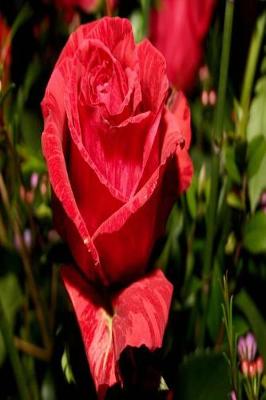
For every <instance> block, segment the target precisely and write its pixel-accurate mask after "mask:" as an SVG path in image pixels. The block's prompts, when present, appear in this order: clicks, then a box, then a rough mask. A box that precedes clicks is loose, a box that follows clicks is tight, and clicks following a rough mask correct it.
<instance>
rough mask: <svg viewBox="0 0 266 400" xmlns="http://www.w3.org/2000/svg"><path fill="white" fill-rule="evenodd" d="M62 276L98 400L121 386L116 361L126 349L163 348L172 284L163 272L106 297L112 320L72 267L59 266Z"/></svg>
mask: <svg viewBox="0 0 266 400" xmlns="http://www.w3.org/2000/svg"><path fill="white" fill-rule="evenodd" d="M62 277H63V280H64V284H65V286H66V289H67V291H68V294H69V296H70V299H71V301H72V304H73V307H74V310H75V313H76V316H77V320H78V323H79V326H80V330H81V333H82V337H83V342H84V346H85V351H86V354H87V358H88V362H89V366H90V370H91V374H92V376H93V379H94V382H95V385H96V389H97V391H98V394H99V398H100V399H103V398H104V395H105V392H106V390H107V388H108V387H110V386H112V385H113V384H115V383H117V382H119V381H120V376H119V371H118V365H117V362H118V360H119V357H120V354H121V352H122V351H123V350H124V349H125V348H126V347H127V346H132V347H140V346H142V345H144V346H146V347H147V348H148V349H150V350H155V349H156V348H158V347H161V346H162V340H163V335H164V330H165V327H166V323H167V320H168V313H169V308H170V303H171V297H172V290H173V289H172V285H171V283H170V282H168V281H167V279H166V278H165V277H164V275H163V273H162V271H160V270H155V271H153V272H152V273H151V274H149V275H148V276H146V277H145V278H143V279H141V280H138V281H137V282H134V283H133V284H131V285H130V286H128V287H127V288H125V289H122V290H120V291H119V292H118V293H116V294H114V295H113V296H112V297H111V298H110V304H109V306H110V307H111V308H112V310H113V313H112V315H110V314H109V313H108V312H107V311H106V309H105V308H104V307H105V302H104V301H103V298H102V297H101V296H100V293H99V292H97V290H96V289H95V288H94V287H93V286H92V285H90V284H89V283H87V282H86V281H85V280H84V279H83V278H82V277H81V275H79V273H78V272H77V271H76V270H75V269H74V267H73V266H67V267H63V269H62Z"/></svg>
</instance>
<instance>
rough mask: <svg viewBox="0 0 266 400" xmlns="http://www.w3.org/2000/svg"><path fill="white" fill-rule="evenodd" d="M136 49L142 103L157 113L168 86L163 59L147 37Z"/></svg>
mask: <svg viewBox="0 0 266 400" xmlns="http://www.w3.org/2000/svg"><path fill="white" fill-rule="evenodd" d="M137 51H138V59H139V66H140V82H141V88H142V96H143V104H144V106H145V108H146V109H148V110H152V111H153V112H154V113H155V114H157V113H158V110H160V108H161V106H162V104H163V103H164V101H165V98H166V95H167V91H168V88H169V82H168V79H167V76H166V63H165V59H164V57H163V55H162V54H161V53H160V52H159V51H158V50H157V49H156V48H155V47H154V46H153V45H152V44H151V43H150V42H149V41H148V40H147V39H145V40H143V41H142V42H141V43H140V44H139V45H138V46H137Z"/></svg>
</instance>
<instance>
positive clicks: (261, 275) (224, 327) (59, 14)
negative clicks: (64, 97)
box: [0, 0, 266, 400]
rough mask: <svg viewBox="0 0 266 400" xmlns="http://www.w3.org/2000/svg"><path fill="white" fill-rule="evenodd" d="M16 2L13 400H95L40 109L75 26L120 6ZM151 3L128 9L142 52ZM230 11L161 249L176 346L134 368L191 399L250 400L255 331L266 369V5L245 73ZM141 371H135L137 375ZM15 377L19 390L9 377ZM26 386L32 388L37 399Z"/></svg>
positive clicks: (5, 324)
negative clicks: (68, 288)
mask: <svg viewBox="0 0 266 400" xmlns="http://www.w3.org/2000/svg"><path fill="white" fill-rule="evenodd" d="M9 3H10V6H7V5H3V6H2V4H1V13H0V16H2V14H3V16H5V18H6V20H7V22H8V23H9V25H10V26H11V34H10V35H11V36H10V38H11V45H12V53H11V55H12V62H11V70H10V72H11V75H10V77H9V81H8V83H7V84H6V86H5V87H4V86H2V88H1V91H0V199H1V200H0V259H1V268H0V305H1V308H0V376H1V398H3V400H4V399H8V398H12V399H13V398H14V399H15V398H19V397H20V398H21V399H26V398H27V396H29V397H28V398H31V399H34V400H35V399H36V400H37V399H44V400H53V399H61V398H62V399H63V398H74V396H75V397H76V399H85V398H90V399H94V398H96V393H95V388H94V385H93V382H92V380H91V377H90V373H89V370H88V366H87V361H86V358H85V353H84V350H83V344H82V341H81V337H80V333H79V330H78V327H77V323H76V321H75V318H74V317H73V313H72V311H71V309H70V305H69V301H68V298H67V296H66V294H65V291H64V289H63V287H62V285H61V280H60V273H59V270H60V267H61V265H62V264H64V263H66V262H67V261H68V260H69V259H70V257H71V256H70V254H69V250H68V249H67V247H66V245H65V244H64V243H63V242H62V241H61V239H60V238H59V236H58V234H57V233H56V232H55V231H54V229H53V221H52V211H51V197H52V196H51V193H50V188H49V184H48V176H47V171H46V166H45V163H44V160H43V157H42V154H41V144H40V143H41V142H40V137H41V131H42V116H41V112H40V106H39V104H40V101H41V99H42V97H43V93H44V89H45V86H46V83H47V81H48V78H49V75H50V73H51V71H52V69H53V66H54V63H55V61H56V59H57V58H58V56H59V53H60V50H61V48H62V46H63V44H64V43H65V42H66V40H67V38H68V36H69V34H70V32H71V31H72V30H73V29H74V27H75V24H77V23H79V22H80V21H81V22H86V21H91V20H93V19H96V18H99V17H101V16H103V15H105V13H106V9H105V6H104V4H103V2H102V3H101V2H99V7H98V9H97V10H95V13H94V14H89V15H87V14H86V13H84V12H83V11H80V10H75V11H74V12H73V15H72V18H70V21H69V20H68V19H66V14H65V13H64V11H63V10H60V9H58V8H56V6H55V5H54V4H53V2H52V1H51V2H46V1H41V0H38V1H36V0H35V1H31V2H30V3H29V4H28V3H27V4H26V3H25V2H24V1H21V2H15V1H11V2H9ZM122 3H123V4H122ZM150 3H151V2H150V1H144V0H143V1H141V2H120V3H118V7H117V9H116V10H115V11H114V12H115V13H116V14H117V15H121V16H126V17H128V18H129V19H130V20H131V22H132V23H133V25H134V28H135V34H136V38H137V40H138V41H139V40H141V39H142V38H143V36H145V35H146V34H147V32H148V24H149V9H150V7H151V4H150ZM224 3H226V4H227V3H231V4H233V2H230V1H226V2H220V5H219V6H218V7H217V10H216V13H215V16H214V18H213V21H212V26H211V29H210V32H209V35H208V38H207V42H206V48H205V50H206V51H205V55H204V60H203V66H202V67H201V69H200V71H199V76H198V79H197V84H196V86H195V87H194V89H193V91H192V92H190V93H189V94H188V101H189V104H190V108H191V112H192V128H193V140H192V149H191V156H192V158H193V163H194V178H193V182H192V184H191V186H190V189H189V190H188V191H187V193H186V194H184V195H182V196H181V197H180V198H179V199H178V201H177V202H176V204H175V206H174V208H173V210H172V212H171V215H170V218H169V220H168V224H167V229H166V234H165V236H164V237H163V238H162V240H161V241H160V242H159V243H157V245H156V248H155V249H154V252H153V254H154V260H155V264H156V265H158V266H160V267H161V268H162V269H163V270H164V272H165V273H166V275H167V277H168V278H169V280H170V281H171V282H172V283H173V285H174V297H173V302H172V309H171V313H170V317H169V322H168V327H167V331H166V335H165V340H164V346H163V349H162V351H161V352H160V354H159V356H158V357H159V361H158V359H157V358H156V357H157V355H156V357H155V359H153V358H151V359H150V358H149V357H153V355H152V356H151V355H149V356H147V355H146V353H145V355H143V354H141V355H136V354H135V353H134V351H133V352H131V353H130V357H129V359H132V358H133V361H132V360H131V361H132V364H133V365H134V366H136V365H140V366H141V365H144V364H145V366H146V365H148V366H147V370H149V371H152V373H151V375H152V376H157V375H158V374H159V375H162V377H163V379H164V380H165V382H166V384H167V386H164V388H166V387H168V388H169V389H171V390H172V391H173V392H174V393H175V394H174V396H176V398H178V399H181V400H182V399H184V400H190V399H196V398H197V399H204V400H212V399H214V398H215V399H221V400H222V399H225V398H226V396H229V394H230V392H231V391H232V390H235V392H236V393H237V396H238V397H237V398H238V400H240V399H243V400H244V399H245V398H246V397H245V396H246V394H245V390H244V389H243V388H244V387H245V385H244V383H243V382H244V380H245V378H244V377H243V376H242V373H241V371H240V370H239V365H238V361H237V349H236V346H237V339H238V337H239V336H240V335H243V334H245V333H246V332H247V331H252V332H253V333H254V335H255V337H256V341H257V344H258V352H259V354H260V355H261V356H262V357H263V358H264V361H266V335H265V332H266V320H265V319H266V312H265V306H264V303H265V298H264V292H265V285H266V174H265V170H266V113H265V107H266V55H265V48H264V47H263V41H264V39H265V19H266V16H265V11H263V7H262V6H261V3H263V2H260V1H259V0H258V1H256V2H254V4H255V3H256V13H255V14H256V18H255V17H254V18H253V20H252V17H251V16H250V26H251V27H252V29H251V31H254V32H255V33H254V34H253V35H251V32H250V35H249V36H250V37H249V40H248V44H249V45H250V51H249V53H248V54H246V55H245V57H244V58H243V59H242V61H241V65H239V64H238V63H234V62H233V61H234V51H235V50H236V48H237V46H239V43H237V44H236V43H235V42H234V41H235V39H234V37H233V42H232V47H231V48H230V40H229V41H228V40H227V39H228V37H227V39H226V43H227V45H226V46H227V48H226V46H224V47H223V45H222V44H223V43H225V41H223V32H224V29H228V26H226V27H225V28H224V27H223V23H224V7H223V6H224ZM244 3H245V2H244ZM18 4H20V5H21V4H23V5H24V7H22V8H21V7H20V6H18ZM227 5H228V4H227ZM243 7H244V8H245V7H246V5H245V4H244V6H243ZM2 8H3V9H2ZM227 11H228V10H227ZM255 14H254V15H255ZM67 17H69V15H67ZM231 17H232V19H233V23H234V24H239V26H236V27H234V28H233V29H235V30H236V32H237V29H239V31H238V32H240V34H241V33H243V31H241V29H243V26H242V25H243V21H242V25H241V12H239V10H238V8H237V7H236V9H235V16H234V18H233V15H232V16H231ZM256 21H257V22H256ZM229 22H230V21H229ZM227 33H228V32H227ZM220 47H221V48H223V49H224V50H223V51H224V52H225V53H226V52H228V53H227V56H228V57H229V54H232V59H230V57H229V59H228V62H229V67H228V77H227V76H226V74H224V71H223V70H224V69H225V68H227V66H226V54H225V56H224V57H223V56H222V58H223V59H225V61H224V63H223V61H222V64H223V66H222V71H221V73H220V72H219V67H220V64H221V55H220V54H219V52H218V50H217V49H218V48H219V49H220ZM230 52H231V53H230ZM250 60H253V62H250ZM254 60H255V61H254ZM0 62H2V61H1V59H0ZM3 65H4V64H3V62H2V64H1V71H0V73H1V74H2V75H1V78H2V76H3V74H4V73H6V72H5V71H3ZM245 68H246V69H245ZM244 69H245V73H244V77H243V79H241V80H240V81H239V80H238V78H236V77H238V76H239V71H240V70H244ZM221 76H223V77H222V78H221ZM221 81H222V82H221ZM3 82H4V80H3ZM219 82H220V84H219ZM239 93H240V94H239ZM217 101H218V104H217ZM223 276H226V277H227V279H226V280H223ZM225 282H226V285H225ZM231 296H233V297H231ZM222 305H223V307H222ZM6 328H7V329H6ZM4 332H7V334H6V333H5V334H3V333H4ZM6 338H7V339H6ZM8 344H9V345H8ZM10 349H11V350H10ZM225 354H226V357H225V356H224V355H225ZM12 357H13V358H12ZM134 357H135V359H134ZM138 357H139V358H138ZM12 360H16V362H15V363H14V362H13V361H12ZM147 360H148V361H147ZM154 360H155V361H154ZM131 361H128V362H129V363H130V362H131ZM130 366H131V367H130V368H131V369H130V368H129V367H128V369H127V373H128V374H129V375H130V377H131V378H132V376H133V375H134V376H135V375H136V376H137V373H136V371H135V370H134V368H135V367H132V365H131V364H130ZM11 371H12V373H11ZM128 371H131V372H128ZM132 371H133V372H132ZM154 371H155V372H154ZM10 373H11V375H12V380H10V379H5V377H9V376H10ZM156 374H157V375H156ZM147 375H148V374H147ZM2 377H3V379H2ZM21 380H22V381H23V382H27V385H26V395H25V388H24V387H23V384H22V385H20V383H21ZM128 381H130V378H128ZM128 381H127V382H128ZM147 381H148V379H147ZM265 381H266V378H265V375H264V376H262V377H261V385H260V392H259V396H260V397H258V398H261V399H263V398H266V394H265V390H266V384H265ZM242 383H243V385H242ZM142 384H143V387H145V390H146V386H145V384H144V383H143V382H142V383H141V384H139V381H138V385H139V388H138V389H139V392H137V393H143V392H142V390H143V391H144V388H143V387H142V386H141V385H142ZM138 385H136V384H135V386H134V385H133V384H132V385H131V386H130V389H128V387H127V386H126V385H125V388H124V389H121V388H119V389H117V388H112V389H111V390H110V393H109V395H108V396H109V397H108V396H107V397H108V398H116V399H118V398H131V397H130V396H131V395H133V394H132V393H134V394H135V392H134V390H136V386H138ZM241 385H242V386H241ZM241 388H242V389H241ZM130 391H132V393H131V394H130ZM145 393H146V392H145ZM158 393H159V394H158V396H161V397H158V398H166V396H167V391H166V390H165V391H162V392H158ZM168 394H169V393H168ZM112 396H113V397H112ZM162 396H164V397H162Z"/></svg>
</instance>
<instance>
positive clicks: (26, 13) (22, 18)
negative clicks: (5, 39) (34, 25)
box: [11, 4, 33, 39]
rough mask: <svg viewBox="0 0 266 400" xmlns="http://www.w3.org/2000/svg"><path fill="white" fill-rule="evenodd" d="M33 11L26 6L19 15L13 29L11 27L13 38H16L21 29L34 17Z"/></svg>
mask: <svg viewBox="0 0 266 400" xmlns="http://www.w3.org/2000/svg"><path fill="white" fill-rule="evenodd" d="M32 13H33V11H32V9H31V8H30V6H29V4H25V5H24V6H23V7H22V8H21V10H20V12H19V13H18V15H17V17H16V19H15V21H14V23H13V25H12V27H11V38H12V39H13V37H14V36H15V34H16V33H17V31H18V30H19V28H20V27H21V26H22V25H24V24H25V22H26V21H27V20H28V19H29V18H30V17H31V16H32Z"/></svg>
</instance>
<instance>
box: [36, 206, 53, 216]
mask: <svg viewBox="0 0 266 400" xmlns="http://www.w3.org/2000/svg"><path fill="white" fill-rule="evenodd" d="M35 215H36V216H37V217H38V218H40V219H42V218H49V219H50V218H52V211H51V208H50V207H48V206H47V205H46V204H45V203H41V204H40V205H39V206H38V207H37V208H36V209H35Z"/></svg>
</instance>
